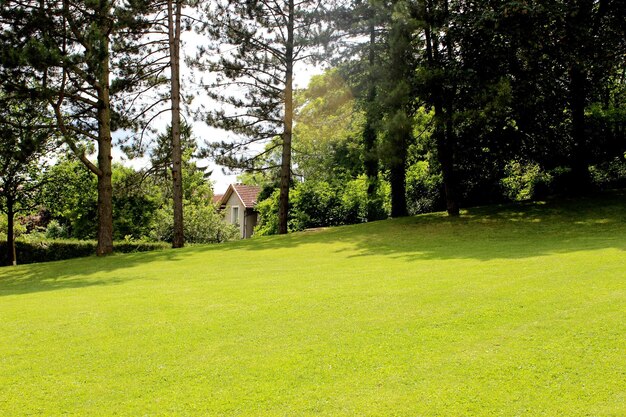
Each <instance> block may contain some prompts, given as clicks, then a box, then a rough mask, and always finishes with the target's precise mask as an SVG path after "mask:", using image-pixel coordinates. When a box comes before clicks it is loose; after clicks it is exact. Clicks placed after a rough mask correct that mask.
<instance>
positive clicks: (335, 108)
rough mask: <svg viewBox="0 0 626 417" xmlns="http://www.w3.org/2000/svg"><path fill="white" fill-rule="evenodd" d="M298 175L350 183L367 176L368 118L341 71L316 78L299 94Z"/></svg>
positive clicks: (295, 131)
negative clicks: (365, 128)
mask: <svg viewBox="0 0 626 417" xmlns="http://www.w3.org/2000/svg"><path fill="white" fill-rule="evenodd" d="M296 103H297V107H298V110H297V112H296V116H295V121H296V125H295V127H294V132H293V142H294V145H293V148H294V154H293V158H294V166H295V168H294V171H295V172H296V173H297V175H298V176H299V177H300V178H302V179H304V180H305V181H308V180H325V181H332V180H333V179H338V178H341V179H346V178H347V179H350V178H354V177H357V176H358V175H359V174H360V173H362V172H363V162H362V160H363V144H362V143H361V141H360V136H361V134H362V131H363V125H364V115H363V113H362V112H360V111H358V110H356V109H355V105H356V102H355V99H354V96H353V94H352V90H351V88H350V86H349V85H348V84H347V83H346V82H345V81H344V80H343V78H342V76H341V73H340V71H339V70H338V69H332V70H329V71H327V72H325V73H324V74H322V75H316V76H314V77H312V79H311V81H310V82H309V85H308V87H307V88H306V89H303V90H301V91H299V92H297V94H296Z"/></svg>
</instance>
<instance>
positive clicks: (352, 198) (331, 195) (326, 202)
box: [254, 176, 390, 236]
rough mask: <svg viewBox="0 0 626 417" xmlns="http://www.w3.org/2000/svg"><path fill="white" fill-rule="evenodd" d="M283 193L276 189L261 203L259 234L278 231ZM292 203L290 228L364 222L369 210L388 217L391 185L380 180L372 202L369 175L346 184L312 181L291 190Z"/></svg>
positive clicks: (378, 216) (258, 207) (378, 215)
mask: <svg viewBox="0 0 626 417" xmlns="http://www.w3.org/2000/svg"><path fill="white" fill-rule="evenodd" d="M279 195H280V194H279V190H274V192H273V193H272V194H271V196H270V197H269V198H267V199H265V200H263V201H261V202H259V203H258V204H257V206H256V209H257V211H258V212H259V223H258V224H257V227H256V228H255V231H254V233H255V235H258V236H262V235H269V234H275V233H278V199H279ZM289 203H290V210H289V220H288V222H289V223H288V227H289V230H290V231H298V230H304V229H309V228H314V227H326V226H339V225H344V224H354V223H363V222H366V221H367V214H368V210H373V212H375V213H377V218H385V217H387V216H388V213H389V208H390V202H389V185H388V183H386V182H384V181H380V185H379V190H378V195H377V196H376V198H375V199H374V201H368V198H367V179H366V178H365V176H360V177H358V178H356V179H353V180H349V181H347V182H345V183H343V182H339V181H337V182H334V183H329V182H327V181H312V180H309V181H304V182H301V183H298V184H297V185H296V186H295V187H294V188H293V189H292V190H291V192H290V199H289ZM368 204H369V206H370V207H369V208H368Z"/></svg>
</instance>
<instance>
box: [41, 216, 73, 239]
mask: <svg viewBox="0 0 626 417" xmlns="http://www.w3.org/2000/svg"><path fill="white" fill-rule="evenodd" d="M45 236H46V238H47V239H64V238H68V237H69V236H68V232H67V228H66V227H65V226H63V225H62V224H61V223H59V222H58V221H57V220H55V219H53V220H50V222H49V223H48V226H47V227H46V232H45Z"/></svg>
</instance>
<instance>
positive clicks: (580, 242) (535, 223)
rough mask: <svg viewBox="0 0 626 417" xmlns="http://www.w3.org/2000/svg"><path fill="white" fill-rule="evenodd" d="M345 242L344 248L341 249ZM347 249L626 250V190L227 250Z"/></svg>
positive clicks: (521, 254) (439, 252)
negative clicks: (328, 246)
mask: <svg viewBox="0 0 626 417" xmlns="http://www.w3.org/2000/svg"><path fill="white" fill-rule="evenodd" d="M341 243H343V245H341ZM315 244H340V245H339V246H341V247H340V248H339V249H337V250H336V251H335V253H337V254H338V255H339V256H347V257H348V258H357V257H363V256H375V255H383V256H389V257H393V258H402V259H405V260H409V261H417V260H428V259H431V260H442V259H443V260H445V259H477V260H482V261H487V260H491V259H519V258H527V257H534V256H541V255H549V254H554V253H569V252H576V251H581V250H596V249H607V248H615V249H618V250H622V251H624V250H626V191H623V190H622V191H614V192H609V193H603V194H600V195H598V196H593V197H587V198H582V199H559V200H552V201H547V202H527V203H518V204H508V205H500V206H487V207H475V208H470V209H467V210H464V212H463V214H462V216H460V217H458V218H450V217H448V216H447V215H445V214H444V213H431V214H426V215H421V216H415V217H407V218H401V219H394V220H387V221H380V222H372V223H368V224H362V225H355V226H344V227H338V228H327V229H316V230H312V231H305V232H300V233H294V234H291V235H288V236H272V237H265V238H261V239H258V240H256V241H255V240H254V239H253V240H252V241H242V242H237V243H236V244H230V245H227V246H223V247H221V248H220V250H244V251H245V250H273V249H285V248H295V247H299V246H303V245H315Z"/></svg>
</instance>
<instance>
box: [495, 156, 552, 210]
mask: <svg viewBox="0 0 626 417" xmlns="http://www.w3.org/2000/svg"><path fill="white" fill-rule="evenodd" d="M505 175H506V176H505V177H504V178H503V179H502V180H501V181H500V183H501V184H502V187H503V188H504V194H505V195H506V197H508V198H509V199H511V200H513V201H522V200H530V199H533V198H543V197H545V195H546V194H549V193H551V191H550V190H551V189H552V182H553V180H554V175H557V176H558V175H559V173H558V172H556V171H555V173H554V174H550V173H548V172H544V171H542V170H541V167H540V166H539V164H537V163H534V162H527V163H524V162H520V161H511V162H509V163H508V164H507V165H506V168H505Z"/></svg>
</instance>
